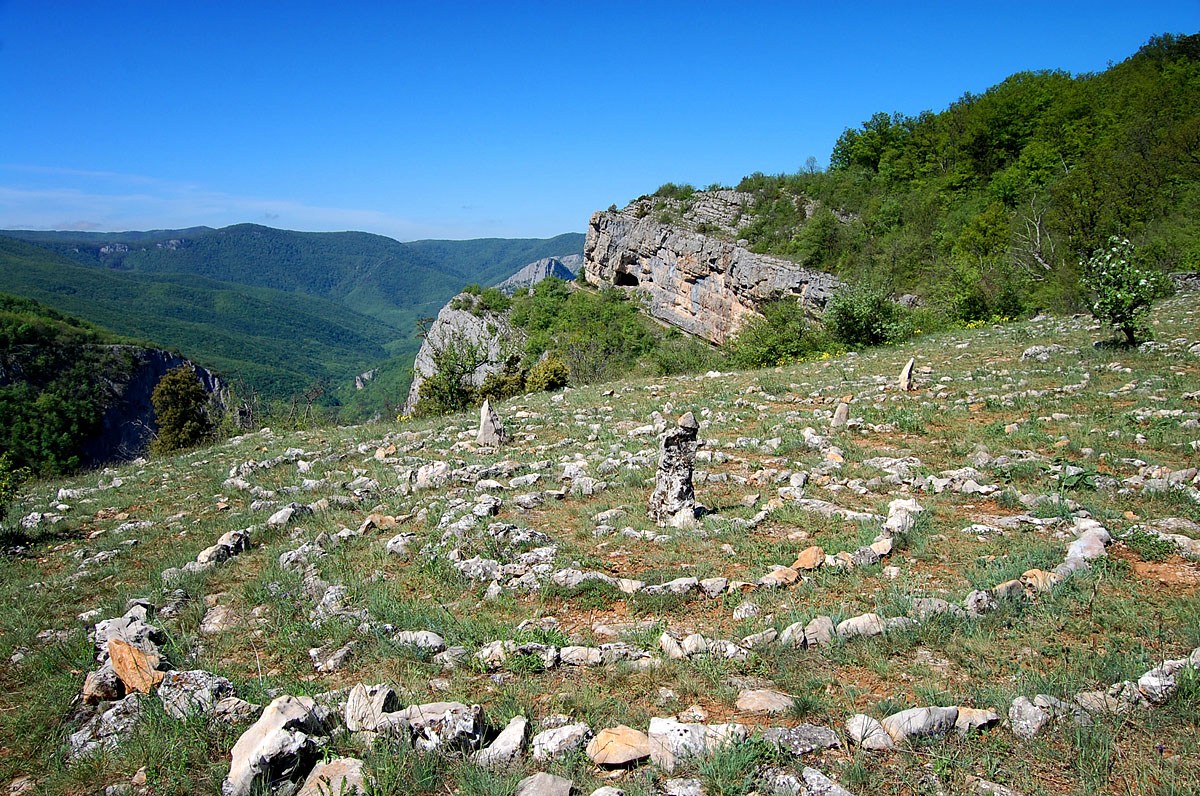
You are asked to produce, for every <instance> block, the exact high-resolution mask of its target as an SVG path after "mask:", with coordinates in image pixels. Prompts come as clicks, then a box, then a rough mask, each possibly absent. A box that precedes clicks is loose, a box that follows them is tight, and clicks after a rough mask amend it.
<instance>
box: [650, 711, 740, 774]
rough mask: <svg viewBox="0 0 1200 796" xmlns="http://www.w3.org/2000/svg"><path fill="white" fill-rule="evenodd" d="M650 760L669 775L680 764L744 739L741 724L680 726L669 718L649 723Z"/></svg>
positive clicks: (659, 718) (653, 719) (658, 718)
mask: <svg viewBox="0 0 1200 796" xmlns="http://www.w3.org/2000/svg"><path fill="white" fill-rule="evenodd" d="M647 735H648V736H649V738H650V760H651V761H653V762H654V763H655V765H657V766H659V767H660V768H662V769H663V770H664V771H667V772H671V771H673V770H675V766H676V765H677V764H678V763H679V761H680V760H683V759H686V758H689V757H699V756H702V755H705V754H708V753H709V752H712V751H714V750H716V749H718V748H720V747H721V746H724V745H725V744H727V743H737V742H738V741H742V740H744V739H745V738H746V728H745V727H744V726H742V725H741V724H683V723H680V722H678V721H676V720H675V719H672V718H662V717H657V716H656V717H654V718H652V719H650V731H649V732H648V733H647Z"/></svg>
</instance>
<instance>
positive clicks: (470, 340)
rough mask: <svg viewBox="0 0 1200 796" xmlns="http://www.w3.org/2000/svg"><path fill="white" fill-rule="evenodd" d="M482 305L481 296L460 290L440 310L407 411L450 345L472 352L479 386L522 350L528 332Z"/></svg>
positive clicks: (417, 369)
mask: <svg viewBox="0 0 1200 796" xmlns="http://www.w3.org/2000/svg"><path fill="white" fill-rule="evenodd" d="M478 305H479V300H478V297H476V296H474V295H471V294H470V293H460V294H458V295H457V296H455V297H454V298H452V299H450V302H449V303H448V304H446V306H444V307H442V309H441V311H440V312H438V314H437V318H435V319H434V321H433V323H432V324H431V325H430V327H429V331H428V332H426V333H425V339H424V340H423V341H422V342H421V350H420V351H418V352H417V359H416V361H415V362H414V363H413V381H412V387H411V388H410V389H409V391H408V399H407V400H406V401H405V402H404V413H405V414H408V413H410V412H412V410H413V408H414V407H415V406H416V405H417V399H418V398H419V397H420V390H421V384H422V383H424V381H425V380H426V379H428V378H429V377H430V376H432V375H433V374H435V373H436V372H437V370H438V358H439V355H440V354H442V353H443V352H445V351H447V349H449V348H456V349H458V350H459V351H460V354H461V353H462V352H469V353H467V354H466V357H467V359H468V360H469V361H470V362H471V363H473V364H475V367H474V368H473V369H472V370H471V374H470V376H469V377H468V378H469V381H470V382H471V384H473V385H475V386H476V387H478V386H480V385H481V384H483V380H484V379H486V378H487V377H488V376H489V375H491V374H492V373H498V372H500V370H502V369H503V367H504V363H505V361H506V360H507V359H508V358H509V357H510V356H515V355H519V354H520V352H521V350H522V348H523V347H524V345H525V333H524V332H523V331H522V330H520V329H517V328H515V327H514V326H513V325H512V324H511V323H509V320H508V316H507V314H505V313H495V312H488V311H486V310H483V309H481V308H480V307H479V306H478Z"/></svg>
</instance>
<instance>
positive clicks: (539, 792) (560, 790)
mask: <svg viewBox="0 0 1200 796" xmlns="http://www.w3.org/2000/svg"><path fill="white" fill-rule="evenodd" d="M574 789H575V783H574V782H572V781H571V780H569V779H563V778H562V777H556V776H554V775H553V774H547V773H546V772H544V771H542V772H539V773H537V774H534V775H532V776H529V777H526V778H525V779H523V780H521V781H520V782H518V783H517V790H516V792H515V793H516V796H571V791H572V790H574Z"/></svg>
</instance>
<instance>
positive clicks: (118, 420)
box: [82, 345, 229, 465]
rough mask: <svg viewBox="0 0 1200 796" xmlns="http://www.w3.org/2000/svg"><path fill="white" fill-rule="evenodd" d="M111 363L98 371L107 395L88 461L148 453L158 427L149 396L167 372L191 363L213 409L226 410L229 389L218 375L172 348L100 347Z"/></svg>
mask: <svg viewBox="0 0 1200 796" xmlns="http://www.w3.org/2000/svg"><path fill="white" fill-rule="evenodd" d="M99 348H101V350H103V351H104V352H105V353H106V354H107V356H108V358H110V359H111V360H113V361H114V365H115V367H114V368H113V370H112V371H110V372H105V373H98V374H97V378H99V379H100V380H101V382H102V383H103V384H104V386H105V388H106V391H107V392H108V393H109V395H110V396H111V399H110V400H109V401H108V402H107V406H106V408H105V410H104V416H103V418H102V419H101V421H100V430H99V432H98V433H97V434H96V435H95V436H93V437H92V438H91V439H89V440H88V441H87V442H86V443H85V444H84V445H83V450H82V453H83V457H84V460H85V463H86V464H89V465H98V464H105V463H108V462H112V461H129V460H131V459H136V458H137V457H138V456H141V455H142V454H144V453H145V452H146V450H147V449H148V448H149V446H150V440H151V439H152V438H153V436H154V433H155V432H156V431H157V430H158V424H157V423H156V422H155V419H154V407H153V405H151V403H150V394H151V393H153V392H154V388H155V386H157V384H158V382H159V380H160V379H161V378H162V377H163V376H165V375H166V374H167V371H169V370H172V369H174V368H177V367H180V366H181V365H191V366H192V367H195V369H196V375H197V376H198V377H199V378H200V383H201V384H203V385H204V390H205V392H207V393H208V394H209V396H210V397H211V400H212V401H213V404H214V408H215V409H217V410H224V409H225V408H226V407H225V400H226V398H227V397H228V392H229V391H228V387H227V386H226V385H225V383H224V382H222V381H221V380H220V379H219V378H218V377H217V376H216V375H214V374H213V373H211V372H210V371H208V370H205V369H204V368H202V367H199V366H195V365H193V364H192V363H191V362H190V361H189V360H187V359H184V358H183V357H181V356H179V355H178V354H174V353H171V352H170V351H163V350H162V349H158V348H141V347H138V346H128V345H112V346H101V347H99Z"/></svg>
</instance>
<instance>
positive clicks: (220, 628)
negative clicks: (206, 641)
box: [200, 605, 240, 636]
mask: <svg viewBox="0 0 1200 796" xmlns="http://www.w3.org/2000/svg"><path fill="white" fill-rule="evenodd" d="M239 624H240V621H239V619H238V616H237V613H236V612H235V611H234V610H233V608H231V607H230V606H228V605H214V606H213V607H212V608H209V609H208V610H207V611H205V612H204V618H202V619H201V620H200V635H202V636H213V635H216V634H217V633H224V632H226V631H227V630H233V629H234V628H236V627H237V626H238V625H239Z"/></svg>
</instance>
